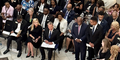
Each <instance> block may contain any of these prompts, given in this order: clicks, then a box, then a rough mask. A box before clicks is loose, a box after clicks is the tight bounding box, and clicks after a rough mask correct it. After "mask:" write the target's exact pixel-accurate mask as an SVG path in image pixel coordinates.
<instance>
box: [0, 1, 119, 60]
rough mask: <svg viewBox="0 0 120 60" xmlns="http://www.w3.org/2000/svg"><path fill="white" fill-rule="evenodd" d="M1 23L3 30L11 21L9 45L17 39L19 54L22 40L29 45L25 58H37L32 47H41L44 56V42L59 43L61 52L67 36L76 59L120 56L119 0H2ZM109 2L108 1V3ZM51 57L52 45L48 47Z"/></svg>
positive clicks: (110, 59)
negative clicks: (109, 0) (110, 0)
mask: <svg viewBox="0 0 120 60" xmlns="http://www.w3.org/2000/svg"><path fill="white" fill-rule="evenodd" d="M0 4H1V5H0V8H1V9H0V11H1V16H0V21H1V24H0V27H2V28H1V32H2V31H4V27H6V24H7V22H8V21H9V22H11V25H12V27H11V28H10V31H11V32H10V33H11V34H12V33H15V34H17V36H9V37H8V38H7V49H6V50H5V51H4V52H3V54H7V53H8V52H9V51H10V50H9V47H10V44H11V42H12V40H15V41H16V42H17V50H18V51H19V53H18V55H17V57H20V56H21V54H22V43H23V42H25V43H26V45H27V48H28V54H27V56H26V58H28V57H30V56H31V58H34V52H33V47H35V48H39V49H40V53H41V56H42V59H41V60H45V58H46V55H45V51H44V49H46V48H44V47H42V46H41V44H42V42H45V43H46V44H49V45H52V44H56V45H58V47H57V49H58V53H60V51H61V49H62V46H63V42H64V40H65V41H66V44H64V45H66V50H65V53H67V52H68V51H69V50H70V48H71V47H70V46H72V47H73V51H72V54H75V60H86V51H87V50H88V57H87V59H88V60H120V5H119V4H118V3H117V2H116V3H114V2H113V4H111V5H112V6H111V5H109V6H110V7H109V8H108V7H107V8H106V6H107V4H106V2H105V1H104V0H88V1H87V3H86V4H84V0H1V2H0ZM108 4H109V3H108ZM47 51H48V60H51V58H52V52H53V49H52V48H49V49H47Z"/></svg>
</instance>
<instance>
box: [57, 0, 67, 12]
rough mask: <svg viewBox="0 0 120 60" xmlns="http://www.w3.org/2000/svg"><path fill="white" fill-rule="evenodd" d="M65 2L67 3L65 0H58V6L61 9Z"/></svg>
mask: <svg viewBox="0 0 120 60" xmlns="http://www.w3.org/2000/svg"><path fill="white" fill-rule="evenodd" d="M65 4H66V2H65V0H59V2H58V6H59V7H60V8H61V10H62V9H63V8H64V6H65Z"/></svg>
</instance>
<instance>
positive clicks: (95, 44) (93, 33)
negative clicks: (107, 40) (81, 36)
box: [87, 17, 103, 60]
mask: <svg viewBox="0 0 120 60" xmlns="http://www.w3.org/2000/svg"><path fill="white" fill-rule="evenodd" d="M90 24H91V25H89V26H88V28H87V30H88V31H87V40H88V43H89V45H90V46H91V47H89V48H88V60H92V58H94V56H95V57H97V54H98V51H99V49H100V47H101V41H102V38H103V37H102V36H103V28H102V26H101V25H99V24H98V23H97V18H96V17H92V18H91V20H90Z"/></svg>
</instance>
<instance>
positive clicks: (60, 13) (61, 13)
mask: <svg viewBox="0 0 120 60" xmlns="http://www.w3.org/2000/svg"><path fill="white" fill-rule="evenodd" d="M58 15H61V16H62V17H64V13H63V12H59V13H57V15H56V17H57V18H58Z"/></svg>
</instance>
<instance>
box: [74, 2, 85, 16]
mask: <svg viewBox="0 0 120 60" xmlns="http://www.w3.org/2000/svg"><path fill="white" fill-rule="evenodd" d="M81 4H83V3H82V2H80V3H78V4H77V6H79V7H80V5H81ZM74 11H75V13H78V14H81V13H82V11H83V9H79V8H74Z"/></svg>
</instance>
